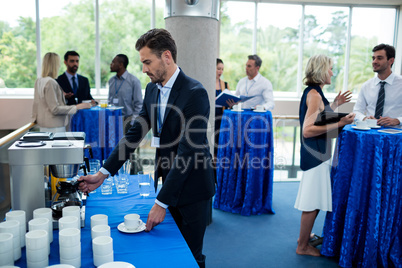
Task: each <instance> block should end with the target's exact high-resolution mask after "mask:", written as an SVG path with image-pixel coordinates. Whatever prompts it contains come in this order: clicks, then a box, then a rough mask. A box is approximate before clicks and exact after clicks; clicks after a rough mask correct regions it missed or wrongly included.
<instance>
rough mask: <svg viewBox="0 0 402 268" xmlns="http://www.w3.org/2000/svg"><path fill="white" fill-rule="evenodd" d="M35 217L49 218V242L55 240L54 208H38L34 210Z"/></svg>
mask: <svg viewBox="0 0 402 268" xmlns="http://www.w3.org/2000/svg"><path fill="white" fill-rule="evenodd" d="M33 217H34V219H37V218H46V219H48V220H49V227H48V228H49V230H48V235H49V243H52V242H53V216H52V210H51V209H50V208H38V209H35V210H34V211H33Z"/></svg>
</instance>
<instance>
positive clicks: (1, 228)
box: [0, 220, 25, 261]
mask: <svg viewBox="0 0 402 268" xmlns="http://www.w3.org/2000/svg"><path fill="white" fill-rule="evenodd" d="M0 233H2V234H4V233H9V234H11V235H12V236H13V255H12V256H13V259H14V261H16V260H18V259H19V258H21V239H20V222H19V221H16V220H7V221H4V222H2V223H0ZM24 241H25V240H24ZM24 244H25V243H24Z"/></svg>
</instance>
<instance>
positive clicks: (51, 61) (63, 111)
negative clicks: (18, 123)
mask: <svg viewBox="0 0 402 268" xmlns="http://www.w3.org/2000/svg"><path fill="white" fill-rule="evenodd" d="M59 69H60V57H59V55H58V54H56V53H53V52H48V53H46V55H45V56H44V57H43V61H42V77H41V78H38V79H37V80H36V82H35V93H34V103H33V107H32V122H36V123H37V124H38V126H39V128H40V131H47V132H53V133H55V132H65V131H66V125H67V123H68V115H69V114H75V113H76V112H77V110H80V109H88V108H91V104H90V103H80V104H77V105H72V106H67V105H66V101H65V98H64V94H63V90H62V89H61V87H60V86H59V84H58V83H57V81H56V80H55V78H56V77H57V75H58V73H59Z"/></svg>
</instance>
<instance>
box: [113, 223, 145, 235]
mask: <svg viewBox="0 0 402 268" xmlns="http://www.w3.org/2000/svg"><path fill="white" fill-rule="evenodd" d="M145 228H146V226H145V223H144V222H142V223H141V224H140V226H138V228H137V229H127V228H126V226H125V225H124V222H122V223H120V224H119V225H118V226H117V229H118V230H119V231H120V232H123V233H128V234H133V233H139V232H142V231H144V230H145Z"/></svg>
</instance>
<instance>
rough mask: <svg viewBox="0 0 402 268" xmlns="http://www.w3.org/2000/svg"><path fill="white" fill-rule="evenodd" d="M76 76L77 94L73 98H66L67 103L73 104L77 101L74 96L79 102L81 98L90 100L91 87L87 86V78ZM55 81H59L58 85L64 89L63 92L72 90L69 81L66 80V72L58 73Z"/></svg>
mask: <svg viewBox="0 0 402 268" xmlns="http://www.w3.org/2000/svg"><path fill="white" fill-rule="evenodd" d="M77 77H78V89H77V95H76V96H75V97H73V98H69V99H66V102H67V105H75V104H77V102H76V101H75V98H77V99H78V103H81V102H82V101H83V100H92V99H93V98H92V96H91V88H90V86H89V81H88V78H86V77H85V76H82V75H79V74H77ZM56 81H57V83H59V85H60V87H61V88H62V89H63V90H64V92H66V93H69V92H73V89H72V88H71V85H70V82H69V81H68V78H67V75H66V73H63V74H62V75H59V77H57V79H56Z"/></svg>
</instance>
